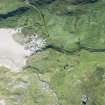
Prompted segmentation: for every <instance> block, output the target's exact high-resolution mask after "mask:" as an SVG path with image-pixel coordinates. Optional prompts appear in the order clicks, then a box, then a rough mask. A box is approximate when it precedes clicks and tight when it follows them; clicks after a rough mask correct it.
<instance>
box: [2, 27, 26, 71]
mask: <svg viewBox="0 0 105 105" xmlns="http://www.w3.org/2000/svg"><path fill="white" fill-rule="evenodd" d="M16 33H17V30H15V29H6V28H5V29H4V28H1V29H0V66H5V67H7V68H9V69H11V70H14V71H19V70H21V69H22V67H23V66H24V65H25V62H26V58H25V51H24V46H22V45H20V44H19V43H17V42H16V41H15V40H14V39H13V35H14V34H16Z"/></svg>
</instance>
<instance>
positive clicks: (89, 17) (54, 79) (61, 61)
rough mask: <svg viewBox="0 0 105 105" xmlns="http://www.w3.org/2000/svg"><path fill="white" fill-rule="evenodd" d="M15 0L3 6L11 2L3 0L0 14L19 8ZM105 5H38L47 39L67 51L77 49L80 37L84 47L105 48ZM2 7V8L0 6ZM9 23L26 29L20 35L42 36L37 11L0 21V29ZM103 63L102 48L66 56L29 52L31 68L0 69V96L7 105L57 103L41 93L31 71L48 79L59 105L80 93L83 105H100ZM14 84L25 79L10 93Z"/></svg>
mask: <svg viewBox="0 0 105 105" xmlns="http://www.w3.org/2000/svg"><path fill="white" fill-rule="evenodd" d="M15 1H16V2H14V3H13V4H11V5H10V7H9V6H6V5H7V4H10V2H12V0H8V3H7V1H6V0H5V1H4V2H3V1H2V3H3V4H2V7H1V8H2V13H5V12H7V10H9V11H11V10H14V9H16V8H17V7H20V6H21V3H20V2H19V0H15ZM62 2H63V1H62ZM104 4H105V1H104V0H103V1H99V2H97V3H95V4H86V5H79V6H72V5H68V4H65V3H64V2H63V3H61V4H60V5H58V3H56V2H55V3H54V4H51V5H49V6H46V7H41V8H42V12H43V14H44V16H45V17H44V18H45V21H46V26H47V30H48V33H49V37H48V41H49V43H50V44H52V45H54V46H56V47H59V48H64V49H67V50H71V49H75V48H78V47H79V46H78V45H77V43H78V42H79V41H80V45H82V46H85V47H90V48H105V46H104V43H105V41H104V33H105V32H104V28H105V27H104V21H105V20H104V17H105V15H104V8H105V7H104ZM0 5H1V4H0ZM3 5H5V6H4V7H3ZM8 8H9V9H8ZM46 8H47V9H46ZM4 10H5V11H4ZM65 10H69V11H73V15H72V16H70V15H69V16H66V15H64V14H63V13H64V12H65ZM75 13H76V14H75ZM56 14H58V15H56ZM59 14H60V15H59ZM62 14H63V15H62ZM14 26H15V27H16V26H25V27H27V28H28V32H27V29H24V30H23V31H24V32H25V33H30V32H34V31H35V32H38V33H39V34H41V35H45V34H46V32H45V27H44V26H43V22H42V21H41V18H40V16H39V13H38V12H37V11H34V10H33V9H31V10H29V11H27V12H26V13H24V14H22V15H21V16H15V17H9V18H7V19H6V20H1V21H0V27H14ZM104 62H105V54H104V52H96V53H90V52H88V51H84V50H82V51H81V52H80V53H75V54H74V55H72V54H68V55H67V54H65V53H60V52H58V51H55V50H52V49H47V50H46V51H43V52H41V53H38V54H36V55H33V56H31V57H30V59H29V60H28V65H30V69H25V71H23V72H21V73H19V74H17V73H16V74H14V73H11V72H7V71H5V70H4V68H1V70H2V71H1V72H0V78H1V79H2V81H0V87H1V88H0V96H2V97H3V98H5V99H7V102H8V105H15V104H16V103H15V102H17V103H18V104H19V105H30V104H31V105H43V103H44V105H52V104H53V102H54V104H55V103H56V102H55V101H53V100H52V99H53V98H55V97H50V96H51V94H49V93H47V94H46V93H43V92H42V93H41V91H42V89H41V88H40V81H39V78H38V77H37V76H35V74H34V73H36V72H37V73H40V74H42V75H41V78H42V79H43V80H46V81H50V82H49V84H50V86H51V88H52V89H53V92H55V93H56V95H57V98H58V101H59V103H60V104H61V105H77V104H80V103H81V102H80V97H81V95H83V94H87V95H88V96H89V101H88V105H97V104H98V105H104V103H105V101H104V98H105V94H104V91H105V90H104V88H105V85H104V84H105V76H104V73H105V69H104V68H105V63H104ZM27 78H28V80H27ZM18 82H19V83H20V82H25V83H26V84H30V86H29V87H27V88H26V89H23V88H21V87H20V88H19V89H17V88H16V89H15V90H14V89H13V91H12V90H11V88H13V87H14V86H15V85H17V84H18ZM9 83H10V84H9ZM23 94H24V95H23ZM11 96H13V98H12V97H11ZM18 96H19V97H20V96H21V97H22V99H23V101H24V102H23V101H21V100H19V101H18V100H17V97H18ZM20 102H21V103H20Z"/></svg>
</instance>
